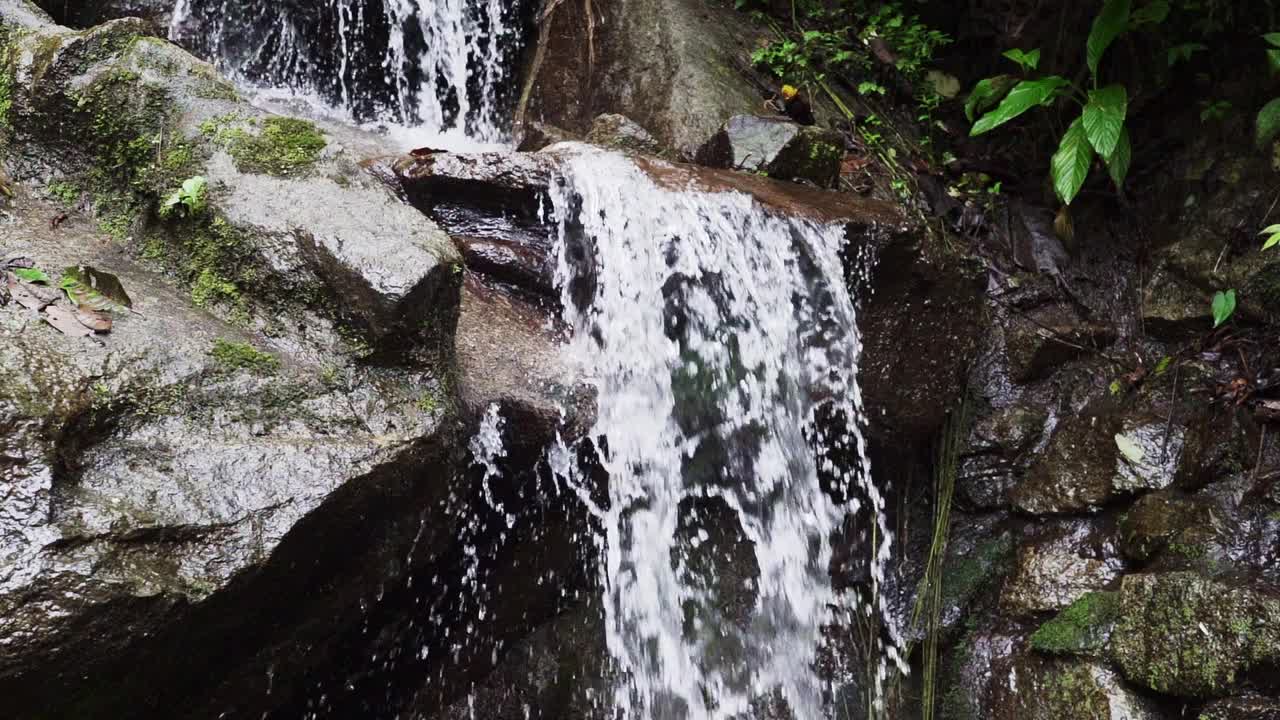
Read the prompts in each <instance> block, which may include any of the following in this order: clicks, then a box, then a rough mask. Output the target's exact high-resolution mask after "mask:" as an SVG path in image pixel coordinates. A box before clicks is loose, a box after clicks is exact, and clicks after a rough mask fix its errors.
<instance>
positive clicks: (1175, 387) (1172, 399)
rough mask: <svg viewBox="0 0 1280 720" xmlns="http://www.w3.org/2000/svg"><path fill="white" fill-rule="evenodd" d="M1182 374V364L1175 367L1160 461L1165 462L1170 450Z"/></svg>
mask: <svg viewBox="0 0 1280 720" xmlns="http://www.w3.org/2000/svg"><path fill="white" fill-rule="evenodd" d="M1181 374H1182V366H1181V365H1179V366H1177V367H1175V368H1174V369H1173V395H1172V397H1170V398H1169V421H1168V422H1167V423H1165V426H1164V442H1162V443H1161V444H1160V462H1164V461H1165V458H1166V457H1167V456H1168V451H1169V434H1170V433H1172V432H1173V413H1174V411H1175V410H1177V408H1178V378H1179V376H1180V375H1181Z"/></svg>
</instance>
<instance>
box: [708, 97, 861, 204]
mask: <svg viewBox="0 0 1280 720" xmlns="http://www.w3.org/2000/svg"><path fill="white" fill-rule="evenodd" d="M843 158H844V139H843V138H842V137H841V136H840V134H839V133H837V132H835V131H833V130H824V129H821V128H817V127H806V126H803V125H800V124H798V123H795V122H793V121H791V120H789V119H787V118H783V117H759V116H756V115H737V116H734V117H732V118H730V119H729V121H728V122H726V123H725V124H724V126H723V127H721V128H720V130H719V131H717V132H716V133H715V134H714V135H712V136H711V139H709V140H707V142H706V143H704V144H703V145H702V146H701V147H700V148H699V149H698V152H697V154H696V156H695V160H696V161H697V162H699V163H701V164H703V165H707V166H710V167H721V168H732V169H736V170H745V171H747V172H759V173H765V174H767V175H768V176H769V177H771V178H775V179H778V180H807V181H809V182H812V183H813V184H815V185H819V186H821V187H831V186H833V185H834V184H835V183H836V181H837V180H838V179H839V176H840V161H841V160H842V159H843Z"/></svg>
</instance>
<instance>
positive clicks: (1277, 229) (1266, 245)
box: [1258, 224, 1280, 250]
mask: <svg viewBox="0 0 1280 720" xmlns="http://www.w3.org/2000/svg"><path fill="white" fill-rule="evenodd" d="M1258 234H1259V235H1262V236H1263V237H1265V238H1266V240H1263V241H1262V249H1263V250H1270V249H1271V248H1273V247H1275V246H1276V245H1280V224H1278V225H1272V226H1270V227H1267V228H1264V229H1263V231H1262V232H1260V233H1258Z"/></svg>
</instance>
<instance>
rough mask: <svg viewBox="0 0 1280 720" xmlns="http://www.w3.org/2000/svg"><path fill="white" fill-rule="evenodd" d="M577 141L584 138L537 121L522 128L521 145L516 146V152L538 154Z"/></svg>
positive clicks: (527, 123) (525, 124)
mask: <svg viewBox="0 0 1280 720" xmlns="http://www.w3.org/2000/svg"><path fill="white" fill-rule="evenodd" d="M576 140H582V137H581V136H578V135H575V134H574V133H571V132H569V131H567V130H562V129H560V128H558V127H556V126H555V125H549V124H547V123H542V122H536V121H533V122H525V123H524V124H523V125H521V126H520V143H519V144H518V145H517V146H516V150H519V151H520V152H537V151H539V150H541V149H543V148H546V147H550V146H551V145H555V144H556V143H562V142H573V141H576Z"/></svg>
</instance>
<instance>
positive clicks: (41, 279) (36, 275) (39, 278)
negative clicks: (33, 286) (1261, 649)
mask: <svg viewBox="0 0 1280 720" xmlns="http://www.w3.org/2000/svg"><path fill="white" fill-rule="evenodd" d="M10 272H12V273H13V274H14V275H17V276H18V277H20V278H22V279H23V280H26V281H27V282H29V283H44V284H45V285H48V284H49V276H48V275H46V274H45V272H44V271H43V270H41V269H40V268H13V270H11V271H10Z"/></svg>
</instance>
